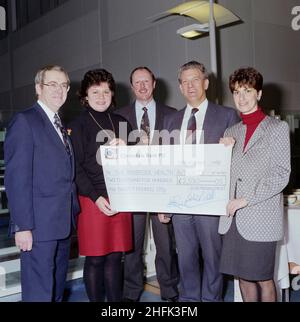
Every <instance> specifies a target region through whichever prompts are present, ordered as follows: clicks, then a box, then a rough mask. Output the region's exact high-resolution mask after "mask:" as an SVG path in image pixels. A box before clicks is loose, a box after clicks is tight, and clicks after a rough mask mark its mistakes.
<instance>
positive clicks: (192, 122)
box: [185, 108, 198, 144]
mask: <svg viewBox="0 0 300 322" xmlns="http://www.w3.org/2000/svg"><path fill="white" fill-rule="evenodd" d="M197 112H198V109H197V108H193V109H192V112H191V116H190V118H189V122H188V126H187V133H186V138H185V142H186V143H188V144H196V143H197V137H196V130H197V123H196V117H195V114H196V113H197Z"/></svg>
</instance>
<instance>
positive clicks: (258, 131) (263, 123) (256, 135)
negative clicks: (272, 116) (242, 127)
mask: <svg viewBox="0 0 300 322" xmlns="http://www.w3.org/2000/svg"><path fill="white" fill-rule="evenodd" d="M268 124H269V118H268V117H267V116H266V117H265V119H264V120H262V121H261V122H260V124H259V125H258V127H257V128H256V130H255V131H254V133H253V135H252V136H251V138H250V140H249V142H248V144H247V145H246V148H245V150H244V153H247V152H248V151H249V150H250V149H251V148H252V147H253V146H255V144H256V143H257V142H258V141H259V140H260V139H261V138H262V137H263V135H264V132H265V130H266V128H267V126H268ZM244 141H245V139H244Z"/></svg>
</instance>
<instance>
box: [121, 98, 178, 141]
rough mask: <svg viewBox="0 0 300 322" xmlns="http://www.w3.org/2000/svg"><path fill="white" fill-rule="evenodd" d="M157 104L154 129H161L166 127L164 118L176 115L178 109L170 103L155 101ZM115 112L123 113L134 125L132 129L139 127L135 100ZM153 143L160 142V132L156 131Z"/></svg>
mask: <svg viewBox="0 0 300 322" xmlns="http://www.w3.org/2000/svg"><path fill="white" fill-rule="evenodd" d="M155 104H156V117H155V125H154V129H155V130H157V131H161V130H163V129H164V119H165V117H166V116H170V115H174V114H175V113H176V112H177V111H176V110H175V109H174V108H173V107H170V106H168V105H164V104H160V103H158V102H156V101H155ZM115 114H118V115H121V116H122V117H124V118H125V119H126V120H127V121H128V122H129V124H130V125H131V127H132V130H137V129H138V124H137V120H136V113H135V102H133V103H132V104H131V105H127V106H124V107H122V108H120V109H118V110H116V111H115ZM151 144H159V133H154V136H153V138H152V141H151Z"/></svg>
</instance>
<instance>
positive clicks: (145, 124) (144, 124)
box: [141, 107, 150, 144]
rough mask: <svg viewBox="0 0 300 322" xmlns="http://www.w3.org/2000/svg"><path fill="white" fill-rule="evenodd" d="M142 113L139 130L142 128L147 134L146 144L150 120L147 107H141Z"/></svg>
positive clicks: (148, 140)
mask: <svg viewBox="0 0 300 322" xmlns="http://www.w3.org/2000/svg"><path fill="white" fill-rule="evenodd" d="M143 111H144V114H143V116H142V121H141V130H143V131H144V132H145V133H146V135H147V138H146V139H147V144H149V142H150V122H149V117H148V112H147V111H148V109H147V107H143ZM144 143H145V142H144Z"/></svg>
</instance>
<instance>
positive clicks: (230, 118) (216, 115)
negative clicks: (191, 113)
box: [164, 102, 239, 144]
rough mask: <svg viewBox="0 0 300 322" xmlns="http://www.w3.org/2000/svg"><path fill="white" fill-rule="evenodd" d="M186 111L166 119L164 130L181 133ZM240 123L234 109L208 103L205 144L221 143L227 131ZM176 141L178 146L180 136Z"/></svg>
mask: <svg viewBox="0 0 300 322" xmlns="http://www.w3.org/2000/svg"><path fill="white" fill-rule="evenodd" d="M185 110H186V107H185V108H183V109H182V110H180V111H179V112H177V113H176V114H175V115H171V117H166V118H165V122H164V128H165V129H167V130H169V132H171V131H174V130H179V131H180V129H181V125H182V121H183V117H184V113H185ZM238 121H239V118H238V116H237V113H236V111H235V110H234V109H232V108H230V107H225V106H221V105H216V104H213V103H211V102H208V106H207V110H206V114H205V117H204V123H203V133H204V143H205V144H214V143H219V140H220V138H221V137H223V135H224V132H225V130H226V129H227V128H228V127H230V126H232V125H234V124H236V123H237V122H238ZM178 134H179V133H178ZM174 141H175V143H177V144H179V143H180V137H179V135H178V136H177V137H175V138H174Z"/></svg>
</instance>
